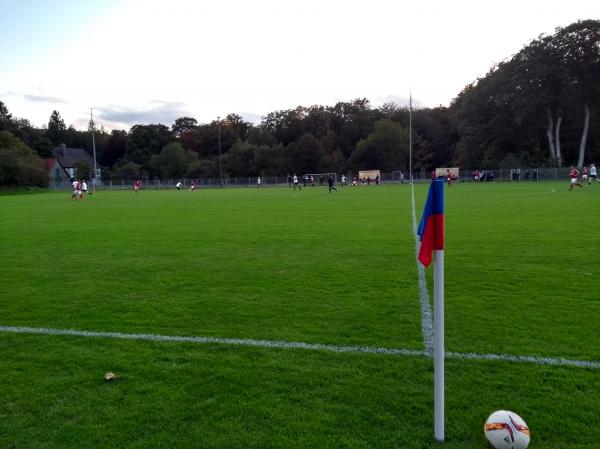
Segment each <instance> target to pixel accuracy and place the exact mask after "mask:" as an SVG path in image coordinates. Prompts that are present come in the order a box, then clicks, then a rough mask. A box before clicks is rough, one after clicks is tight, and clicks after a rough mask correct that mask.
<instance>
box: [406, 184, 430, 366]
mask: <svg viewBox="0 0 600 449" xmlns="http://www.w3.org/2000/svg"><path fill="white" fill-rule="evenodd" d="M410 188H411V189H412V226H413V234H414V236H415V260H416V262H417V273H418V275H419V297H420V302H421V329H422V330H423V345H424V346H425V352H426V353H427V354H428V355H432V354H433V318H432V316H431V303H430V302H429V292H428V291H427V280H426V279H425V268H424V267H423V265H421V264H420V263H419V260H418V257H419V249H420V248H421V241H420V240H419V236H418V235H417V217H416V214H415V186H414V184H411V186H410Z"/></svg>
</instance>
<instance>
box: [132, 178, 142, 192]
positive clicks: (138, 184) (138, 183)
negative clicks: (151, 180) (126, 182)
mask: <svg viewBox="0 0 600 449" xmlns="http://www.w3.org/2000/svg"><path fill="white" fill-rule="evenodd" d="M141 189H142V180H141V179H138V180H137V181H135V182H134V183H133V190H134V191H135V193H138V191H140V190H141Z"/></svg>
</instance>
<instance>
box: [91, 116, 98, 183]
mask: <svg viewBox="0 0 600 449" xmlns="http://www.w3.org/2000/svg"><path fill="white" fill-rule="evenodd" d="M93 110H94V108H90V125H91V128H92V150H93V152H94V177H93V178H92V189H93V190H94V193H96V176H98V169H97V167H96V139H95V137H94V116H93V113H92V112H93Z"/></svg>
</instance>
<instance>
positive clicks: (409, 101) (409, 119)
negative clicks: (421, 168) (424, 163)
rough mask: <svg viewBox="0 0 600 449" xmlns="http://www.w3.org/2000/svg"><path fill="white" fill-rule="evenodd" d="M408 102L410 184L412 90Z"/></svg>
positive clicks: (410, 171) (410, 170) (409, 169)
mask: <svg viewBox="0 0 600 449" xmlns="http://www.w3.org/2000/svg"><path fill="white" fill-rule="evenodd" d="M408 104H409V107H408V171H409V173H410V183H411V184H412V183H413V173H412V90H411V91H410V93H409V100H408Z"/></svg>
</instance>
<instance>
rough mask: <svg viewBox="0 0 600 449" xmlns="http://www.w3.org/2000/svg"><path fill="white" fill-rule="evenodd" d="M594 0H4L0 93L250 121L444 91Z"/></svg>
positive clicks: (435, 100)
mask: <svg viewBox="0 0 600 449" xmlns="http://www.w3.org/2000/svg"><path fill="white" fill-rule="evenodd" d="M598 18H600V1H597V0H569V1H564V0H562V1H555V0H546V1H539V0H531V1H528V0H519V1H515V0H504V1H503V2H491V1H489V2H488V1H484V0H479V1H470V0H469V1H468V0H455V1H443V0H440V1H434V0H415V1H412V2H408V1H401V0H389V1H384V0H368V1H367V0H361V1H354V0H345V1H328V0H290V1H286V0H215V1H200V0H197V1H193V0H189V1H186V0H162V1H157V0H103V1H100V0H87V1H80V0H55V1H50V0H48V1H34V0H0V100H1V101H3V102H4V103H5V104H6V106H7V107H8V108H9V111H10V112H11V113H12V114H13V116H16V117H22V118H27V119H29V120H30V121H31V122H32V123H33V124H34V125H35V126H42V125H43V124H46V123H47V122H48V119H49V117H50V114H51V113H52V111H53V110H55V109H56V110H58V111H59V112H60V113H61V115H62V117H63V119H64V120H65V122H66V124H67V125H73V126H75V127H76V128H80V129H83V128H86V127H87V121H88V120H89V113H90V111H89V108H90V107H94V108H95V109H94V114H95V118H96V121H97V122H98V123H100V124H104V126H105V127H107V128H109V129H112V128H126V129H127V128H129V126H131V125H133V124H136V123H139V124H148V123H163V124H166V125H169V126H170V125H171V124H172V123H173V122H174V120H175V119H176V118H178V117H181V116H184V115H187V116H192V117H195V118H196V119H197V120H198V121H199V122H201V123H208V122H210V121H212V120H214V119H215V118H216V117H217V116H225V115H227V114H228V113H237V114H239V115H242V116H243V117H244V118H246V120H250V121H254V122H257V121H259V120H260V117H261V116H263V115H265V114H267V113H269V112H272V111H275V110H280V109H290V108H294V107H296V106H299V105H302V106H310V105H313V104H322V105H333V104H335V103H336V102H338V101H350V100H352V99H355V98H359V97H360V98H362V97H366V98H368V99H369V100H370V101H371V104H372V105H373V106H379V105H381V104H382V103H384V102H386V101H395V102H396V103H398V104H400V105H404V104H406V102H407V101H408V96H409V92H410V91H411V90H412V95H413V101H414V102H415V103H417V104H418V105H420V106H438V105H444V106H447V105H449V103H450V101H451V100H452V99H453V98H454V97H455V96H456V95H457V94H458V93H459V92H460V91H461V90H462V88H463V87H464V86H465V85H467V84H469V83H471V82H472V81H473V80H475V79H477V78H478V77H481V76H484V75H485V73H486V72H487V71H488V70H489V68H490V67H491V66H492V65H493V64H495V63H497V62H500V61H502V60H504V59H507V58H510V57H511V55H513V54H514V53H516V52H517V51H519V50H520V49H521V48H522V47H523V46H525V45H527V44H528V43H529V42H530V41H531V40H533V39H535V38H536V37H537V36H539V35H540V34H542V33H546V34H551V33H553V32H554V30H555V28H556V27H559V26H566V25H568V24H570V23H572V22H575V21H577V20H579V19H598Z"/></svg>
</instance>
